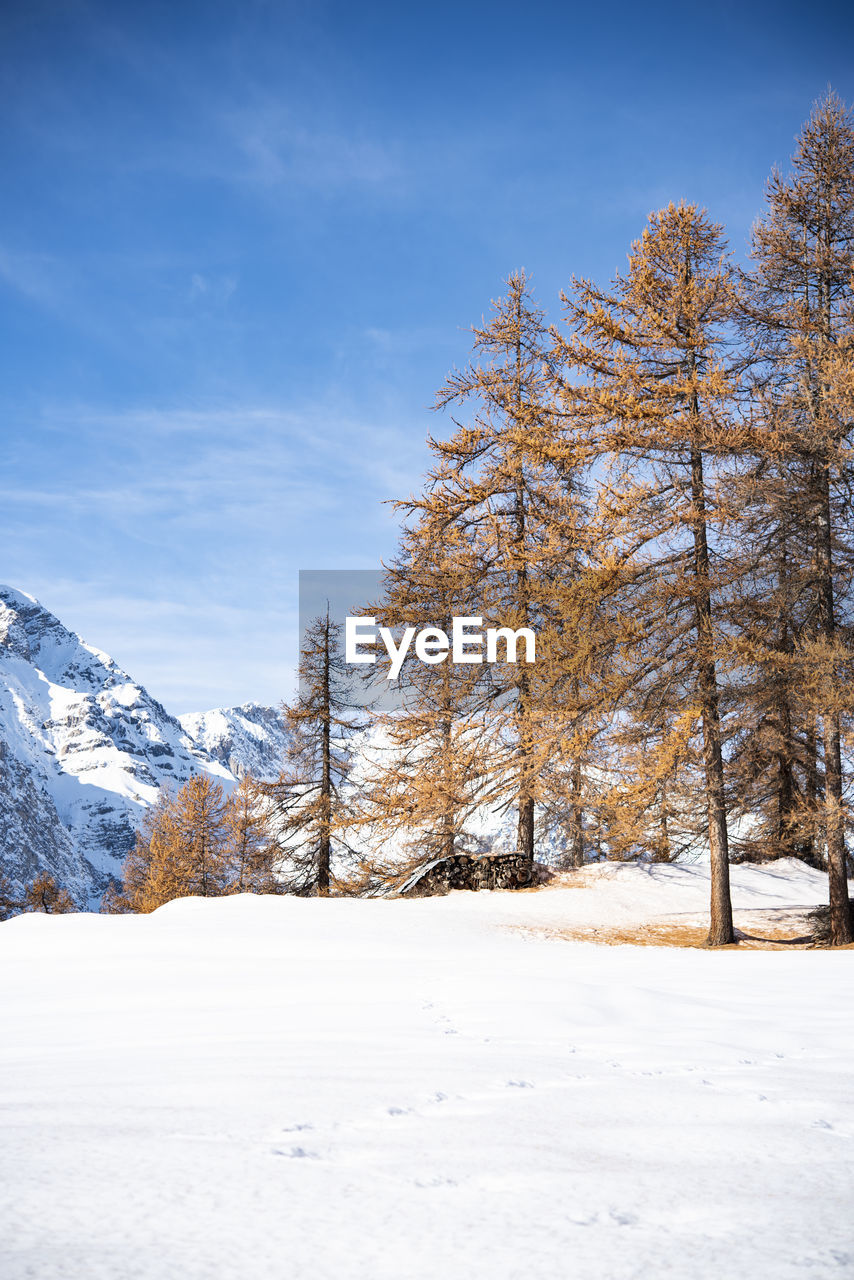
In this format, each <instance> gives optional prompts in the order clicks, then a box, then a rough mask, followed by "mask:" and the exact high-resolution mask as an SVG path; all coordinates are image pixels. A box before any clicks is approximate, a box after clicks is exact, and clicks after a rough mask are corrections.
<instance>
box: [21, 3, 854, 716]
mask: <svg viewBox="0 0 854 1280" xmlns="http://www.w3.org/2000/svg"><path fill="white" fill-rule="evenodd" d="M829 83H830V84H832V85H833V87H834V88H835V89H836V90H837V91H838V92H839V93H840V94H841V95H842V96H843V97H845V98H846V99H847V100H848V101H849V102H850V101H851V100H852V98H854V12H852V11H851V10H850V7H849V6H848V5H844V4H827V3H821V2H819V3H818V4H815V5H813V6H812V7H809V8H808V7H807V6H805V5H803V4H786V3H782V4H780V3H774V4H770V3H769V4H751V3H743V4H726V3H725V4H716V5H715V6H690V5H685V4H684V3H680V4H649V5H643V6H642V5H637V4H624V3H612V4H610V5H583V6H582V5H575V4H572V3H562V4H561V3H539V2H537V0H532V2H529V3H528V4H525V5H511V4H505V3H503V0H498V2H497V3H490V4H481V3H471V4H468V3H465V2H464V0H459V3H456V4H445V3H431V4H429V5H427V4H412V5H403V4H385V3H375V4H372V3H365V4H361V5H356V4H352V3H350V4H338V3H332V4H324V3H313V4H310V5H297V4H288V3H266V2H259V0H242V2H241V3H240V4H236V3H234V2H233V0H229V2H228V3H218V2H217V0H208V2H206V3H189V2H184V0H170V2H168V3H162V2H161V0H147V2H146V3H145V4H131V3H127V2H126V0H112V2H111V3H104V4H99V3H76V2H75V0H66V2H65V3H62V4H41V3H39V2H38V0H20V2H18V0H4V3H3V4H2V6H0V86H2V90H0V91H2V107H3V125H4V127H3V129H2V134H0V166H2V174H3V183H2V191H3V195H2V198H0V362H2V373H3V376H2V378H0V411H2V419H0V421H2V439H3V471H2V479H0V488H2V505H0V521H2V540H3V548H4V552H5V556H4V560H5V564H4V567H3V570H2V573H0V580H3V581H6V582H8V583H9V584H10V585H12V586H15V587H17V588H19V589H21V590H24V591H29V592H31V593H33V594H36V595H38V596H39V597H40V598H41V599H42V601H43V602H44V603H45V604H46V605H47V606H48V607H50V608H51V609H53V610H54V612H56V613H58V614H59V616H60V617H61V618H62V620H63V621H64V622H66V623H67V624H68V625H70V626H72V627H73V628H74V629H76V630H78V631H80V632H81V634H82V635H83V636H84V638H86V639H87V640H89V641H90V642H92V643H94V644H97V645H99V646H100V647H102V648H105V649H107V650H108V651H109V652H110V653H112V654H113V656H114V657H115V658H116V659H117V660H118V661H119V662H120V663H121V664H122V665H123V666H125V667H126V668H127V669H128V670H129V671H130V672H131V673H132V674H133V675H134V677H135V678H137V679H139V680H141V681H142V682H143V683H145V684H146V685H147V686H148V687H149V689H150V690H151V692H152V693H154V694H155V696H157V697H159V698H160V699H161V700H162V701H163V702H164V703H165V704H166V706H167V707H168V708H169V709H170V710H172V711H173V712H176V713H179V712H183V711H186V710H199V709H203V708H206V707H209V706H214V705H231V704H233V703H237V702H242V701H246V700H249V699H256V700H260V701H266V702H276V701H278V700H279V699H280V698H281V697H283V696H286V695H288V694H289V693H290V691H291V684H292V669H293V665H294V661H295V656H296V636H297V611H298V599H297V587H298V571H299V570H300V569H308V568H329V569H333V568H351V569H369V568H374V567H376V565H377V564H378V562H379V560H380V559H381V558H382V557H384V556H388V555H389V554H390V553H391V552H392V551H393V548H394V543H395V522H394V516H393V514H392V513H391V511H390V510H389V509H388V508H387V507H384V506H383V505H382V503H383V500H385V499H389V498H395V497H405V496H406V495H407V494H408V493H409V492H410V491H411V490H412V489H414V488H417V487H418V485H419V482H420V478H421V476H422V474H423V472H424V470H425V468H426V466H427V465H428V454H427V450H426V448H425V446H424V437H425V435H426V433H427V431H428V430H432V431H434V432H437V431H438V432H441V431H442V430H443V429H445V427H443V423H442V422H441V420H439V419H437V418H436V417H435V416H434V415H432V414H431V412H430V410H429V404H430V402H431V399H432V396H433V394H434V392H435V390H436V388H437V387H438V386H439V385H440V384H441V382H442V381H443V379H444V377H445V374H446V373H447V371H448V370H449V369H450V368H451V366H452V365H454V364H455V363H457V364H460V363H462V362H464V361H465V359H466V358H467V353H468V350H469V338H470V335H469V333H468V331H467V330H468V326H469V325H470V324H471V323H472V322H474V321H477V320H478V319H479V318H480V316H481V315H482V314H483V312H484V311H485V310H487V309H488V306H489V300H490V298H492V297H495V296H497V295H498V294H499V293H500V292H501V282H502V280H503V279H504V278H505V277H506V276H507V274H508V273H509V272H510V271H512V270H515V269H517V268H519V267H524V268H526V269H527V270H528V271H529V272H530V273H531V274H532V275H533V279H534V285H535V288H536V291H537V295H538V298H539V300H540V303H541V305H542V306H544V307H545V308H546V309H547V311H548V312H549V314H550V316H552V317H553V318H554V319H555V320H557V319H558V318H559V308H558V303H557V298H558V294H559V291H560V289H561V288H562V287H564V286H566V285H567V283H568V281H569V277H570V275H571V274H572V273H573V272H575V273H576V274H589V275H592V276H594V277H596V278H606V277H608V276H610V275H611V274H612V273H613V272H614V270H615V269H617V268H618V267H620V266H622V265H623V263H624V261H625V254H626V251H627V249H628V246H629V243H630V241H631V239H632V238H633V237H634V236H636V235H638V234H639V232H640V230H641V229H642V227H643V225H644V222H645V220H646V217H647V214H648V213H649V212H650V210H651V209H653V208H657V207H659V206H661V205H663V204H666V203H667V202H668V201H669V200H670V199H676V200H678V199H679V198H680V197H685V198H688V199H691V200H696V201H697V202H699V203H701V204H703V205H705V206H706V207H707V208H708V209H709V211H710V213H711V214H712V215H713V216H714V217H715V218H716V219H718V220H719V221H722V222H724V223H725V224H726V225H727V227H728V230H729V234H730V239H731V243H732V246H733V249H734V251H735V252H736V254H737V255H738V256H743V254H744V250H745V245H746V239H747V236H748V233H749V229H750V225H751V223H752V221H753V219H754V218H755V216H756V215H757V214H758V213H759V212H760V211H761V207H762V193H763V187H764V183H765V180H766V178H767V176H768V173H769V171H770V169H771V166H772V165H773V164H775V163H776V164H778V165H785V164H786V162H787V159H788V157H789V155H790V154H791V150H792V144H793V138H794V135H795V133H796V132H797V131H798V129H799V127H800V125H801V124H802V122H803V120H804V119H805V118H806V116H807V115H808V114H809V109H810V105H811V102H812V101H813V100H814V99H815V98H816V97H817V96H819V95H820V94H821V93H822V92H823V91H824V89H825V88H826V86H827V85H828V84H829ZM446 425H449V424H446Z"/></svg>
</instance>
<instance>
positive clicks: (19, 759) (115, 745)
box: [0, 586, 284, 906]
mask: <svg viewBox="0 0 854 1280" xmlns="http://www.w3.org/2000/svg"><path fill="white" fill-rule="evenodd" d="M185 720H186V721H187V725H186V726H185V725H183V724H182V723H181V722H179V721H178V720H177V719H175V718H174V717H173V716H170V715H169V714H168V712H167V711H166V710H165V709H164V708H163V707H162V706H161V704H160V703H159V702H157V701H156V699H154V698H153V697H152V696H151V695H150V694H149V693H148V692H147V691H146V690H145V689H144V688H143V687H142V686H141V685H140V684H138V683H136V682H135V681H134V680H133V679H132V678H131V677H130V676H129V675H128V674H127V673H126V672H125V671H122V669H121V668H120V667H119V666H118V665H117V664H116V663H115V662H114V661H113V659H112V658H110V657H109V656H108V655H107V654H106V653H102V652H101V650H99V649H96V648H94V647H93V646H92V645H89V644H86V643H85V642H84V641H83V640H81V639H80V637H79V636H77V635H75V634H74V633H73V632H71V631H69V630H67V628H65V627H64V626H63V625H62V623H61V622H60V621H59V620H58V619H57V618H56V617H54V615H53V614H51V613H49V612H48V610H47V609H44V608H43V607H42V606H41V605H40V604H39V603H38V601H37V600H35V599H34V598H33V597H32V596H29V595H25V594H24V593H23V592H20V591H15V590H13V589H12V588H10V587H4V586H0V871H2V873H3V874H4V875H5V876H6V877H7V879H8V880H9V882H10V884H11V887H12V890H13V892H20V890H21V888H22V887H23V885H24V884H26V883H27V882H28V881H29V880H31V879H32V878H33V876H35V875H36V874H37V873H38V872H40V871H42V870H45V871H49V872H50V873H51V874H52V875H53V876H54V878H55V879H56V880H57V881H58V882H59V883H60V884H61V885H63V886H64V887H65V888H67V889H68V890H69V891H70V892H71V893H72V894H73V895H74V896H75V897H76V898H77V899H78V901H80V902H81V903H88V905H89V906H95V905H97V902H98V900H99V899H100V896H101V894H102V893H103V891H104V889H105V888H106V886H107V884H108V883H109V881H110V880H111V879H112V878H113V877H116V876H118V874H119V871H120V868H121V864H122V861H123V859H124V857H125V855H126V853H127V851H128V849H129V848H130V846H131V844H132V842H133V832H134V829H135V828H136V826H137V825H138V823H139V819H140V816H141V814H142V812H143V811H144V809H145V808H146V807H147V806H148V805H150V804H152V803H153V801H154V800H155V799H156V797H157V794H158V792H159V790H160V788H161V787H162V786H164V785H172V786H175V787H178V786H181V785H182V783H184V782H186V780H187V779H188V778H189V777H190V776H191V775H192V774H194V773H199V772H206V773H209V774H211V775H212V776H214V777H215V778H217V780H218V781H220V782H222V783H223V784H224V785H225V786H226V787H227V788H230V787H231V786H233V785H234V781H235V774H236V773H237V772H238V771H243V770H249V771H251V772H254V773H256V774H260V775H262V776H275V774H276V773H277V771H278V769H277V767H275V765H274V759H275V758H276V756H277V753H278V752H280V751H281V745H282V742H283V741H284V738H283V735H284V728H283V726H282V725H281V721H280V720H279V717H278V715H277V713H276V712H275V711H274V710H273V709H272V708H267V707H258V706H256V705H254V704H250V705H248V706H246V707H240V708H237V709H236V710H234V711H216V712H208V713H205V714H204V715H201V716H189V717H185Z"/></svg>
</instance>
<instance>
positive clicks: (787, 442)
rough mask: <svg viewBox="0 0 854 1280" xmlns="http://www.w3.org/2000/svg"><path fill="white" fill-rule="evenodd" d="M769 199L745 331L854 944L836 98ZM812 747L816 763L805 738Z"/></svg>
mask: <svg viewBox="0 0 854 1280" xmlns="http://www.w3.org/2000/svg"><path fill="white" fill-rule="evenodd" d="M767 194H768V209H767V212H766V215H765V217H764V218H763V219H762V220H761V221H760V222H759V223H758V224H757V226H756V228H755V230H754V239H753V260H754V271H753V276H752V282H751V283H752V288H751V295H750V301H749V319H750V322H751V329H752V333H753V335H754V336H755V338H756V341H757V344H758V354H759V357H760V359H761V361H762V368H763V371H764V374H765V377H766V380H767V385H768V392H767V397H766V399H767V402H768V404H769V406H770V415H769V416H770V420H771V426H770V429H769V430H768V431H767V432H766V434H765V438H764V440H763V442H762V443H763V447H764V451H765V454H766V455H767V456H768V457H769V459H771V460H772V461H773V462H776V465H777V467H778V469H781V470H783V471H784V472H785V474H786V475H787V478H788V479H789V482H790V483H789V486H788V495H787V496H788V499H789V501H790V502H791V504H792V507H793V509H795V510H796V511H797V512H798V515H799V527H800V529H802V530H806V531H808V534H809V538H808V544H807V547H806V548H804V552H805V559H806V566H808V569H809V572H808V579H809V584H810V589H809V600H808V608H807V610H806V617H805V623H806V625H805V626H804V627H803V628H802V629H801V631H800V634H799V635H798V636H797V638H796V643H794V641H795V637H792V638H791V641H792V642H793V647H794V649H795V662H794V663H793V664H792V665H793V666H794V667H795V668H796V670H797V675H798V677H799V679H800V682H801V685H802V689H803V692H804V695H805V697H806V700H807V703H808V708H809V718H808V731H809V730H810V729H811V730H812V731H813V732H815V729H817V728H818V726H819V725H820V726H821V739H822V742H821V746H822V755H823V764H824V802H823V818H824V823H823V825H824V844H825V849H826V858H827V869H828V880H829V898H830V917H831V935H832V940H833V943H834V944H835V945H844V944H847V943H849V942H851V941H852V939H854V929H853V928H852V911H851V904H850V902H849V899H848V883H847V875H846V871H847V868H846V850H845V822H846V810H845V803H844V779H843V759H842V732H843V726H844V724H845V722H846V720H847V719H848V718H849V717H850V715H851V713H852V711H854V705H852V699H851V698H850V696H849V694H848V692H847V691H848V690H849V689H850V688H851V674H852V668H854V663H853V662H852V658H854V653H852V650H851V646H850V644H849V642H848V626H849V619H850V604H851V601H850V586H851V580H852V571H854V545H852V540H851V533H850V528H851V522H850V516H851V500H850V494H851V486H852V480H854V469H852V465H851V460H850V459H851V441H852V426H854V397H853V396H852V388H851V382H852V374H851V367H852V350H854V326H852V305H854V280H852V268H851V263H852V254H854V117H852V113H851V111H850V110H848V109H847V108H846V107H845V105H844V104H843V103H842V102H841V101H840V100H839V99H838V98H837V97H836V95H834V94H829V95H828V96H827V98H826V99H825V100H824V101H823V102H821V103H819V104H818V105H817V106H816V108H815V110H814V111H813V113H812V116H811V118H810V120H809V121H808V122H807V124H806V126H805V127H804V129H803V131H802V133H801V135H800V137H799V138H798V142H797V148H796V151H795V155H794V158H793V162H792V172H791V174H790V175H789V176H788V177H784V176H783V175H782V174H780V173H774V174H773V175H772V178H771V181H770V183H769V186H768V193H767ZM787 563H788V560H787ZM796 563H797V562H796ZM785 652H786V650H785V647H783V646H778V653H782V654H785ZM776 665H777V666H781V665H782V662H781V660H780V659H779V658H778V660H777V663H776ZM806 745H807V748H808V751H810V752H811V754H812V757H813V760H814V759H815V757H816V754H817V753H816V752H815V748H814V747H813V746H812V743H810V742H809V739H808V738H807V744H806ZM809 763H811V761H810V762H809ZM812 790H813V791H816V790H817V787H816V786H815V785H814V784H812Z"/></svg>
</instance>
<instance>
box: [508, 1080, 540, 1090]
mask: <svg viewBox="0 0 854 1280" xmlns="http://www.w3.org/2000/svg"><path fill="white" fill-rule="evenodd" d="M533 1087H534V1086H533V1085H532V1084H531V1082H530V1080H508V1081H507V1088H508V1089H533Z"/></svg>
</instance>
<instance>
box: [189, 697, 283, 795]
mask: <svg viewBox="0 0 854 1280" xmlns="http://www.w3.org/2000/svg"><path fill="white" fill-rule="evenodd" d="M178 719H179V721H180V723H181V727H182V728H183V730H184V732H185V733H186V735H187V737H188V738H189V739H190V741H191V742H192V743H193V746H194V747H195V748H196V750H197V751H200V752H202V753H203V754H204V755H205V756H207V757H209V758H210V759H211V760H218V761H219V763H220V764H222V765H225V767H226V769H228V770H229V771H230V772H231V773H232V774H234V775H235V776H236V777H239V776H240V775H241V774H244V773H251V774H252V776H253V777H255V778H263V779H270V780H272V779H273V778H276V777H278V775H279V773H280V772H281V769H282V764H283V760H284V754H285V750H286V749H287V745H288V741H289V738H288V732H287V729H286V728H285V724H284V720H283V718H282V715H281V714H280V712H279V711H277V710H276V708H275V707H265V706H262V705H261V703H258V702H246V703H244V704H243V706H242V707H228V708H222V707H218V708H217V709H216V710H214V711H194V712H192V713H191V714H189V715H185V716H179V717H178Z"/></svg>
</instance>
